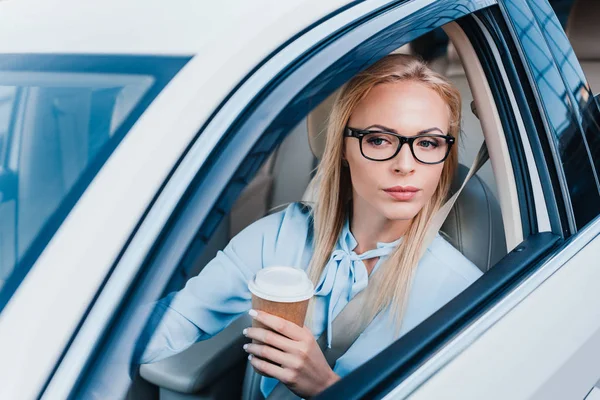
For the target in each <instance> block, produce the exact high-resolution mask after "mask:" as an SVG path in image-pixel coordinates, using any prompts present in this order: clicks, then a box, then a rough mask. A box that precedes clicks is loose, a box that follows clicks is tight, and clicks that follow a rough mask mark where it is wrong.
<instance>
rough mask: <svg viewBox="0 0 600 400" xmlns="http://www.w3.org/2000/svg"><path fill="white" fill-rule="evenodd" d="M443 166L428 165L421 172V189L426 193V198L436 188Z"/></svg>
mask: <svg viewBox="0 0 600 400" xmlns="http://www.w3.org/2000/svg"><path fill="white" fill-rule="evenodd" d="M443 170H444V164H436V165H430V166H428V167H427V168H425V170H424V171H423V175H422V177H423V182H424V185H423V189H425V191H426V192H427V195H428V197H430V196H432V195H433V193H434V192H435V189H436V188H437V187H438V184H439V182H440V177H441V176H442V171H443Z"/></svg>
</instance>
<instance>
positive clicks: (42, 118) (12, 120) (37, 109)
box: [0, 55, 157, 290]
mask: <svg viewBox="0 0 600 400" xmlns="http://www.w3.org/2000/svg"><path fill="white" fill-rule="evenodd" d="M11 61H12V62H11ZM122 61H123V57H114V58H112V59H111V58H110V57H108V58H107V57H104V56H101V57H94V56H55V55H53V56H50V55H48V56H38V55H31V56H28V55H27V56H19V57H18V58H17V59H15V57H12V58H11V56H0V221H2V224H0V290H1V289H2V288H3V286H4V285H5V282H6V281H7V280H8V279H10V278H11V276H13V275H12V274H13V272H15V271H16V267H17V265H19V263H21V262H22V261H23V259H24V258H26V257H25V256H26V254H27V253H28V251H30V249H31V248H32V245H33V244H34V243H35V244H36V246H35V247H37V248H38V249H39V248H42V249H43V247H44V246H45V245H46V243H48V242H49V240H50V238H51V236H52V234H53V233H54V232H55V231H56V229H57V228H58V226H59V225H60V223H61V222H62V220H63V219H64V218H65V217H66V215H67V214H68V212H69V210H70V208H71V207H72V206H73V205H74V203H75V201H76V197H78V196H79V195H80V194H81V193H82V192H83V191H84V190H85V187H86V186H87V185H89V184H90V182H91V181H92V178H93V177H94V175H95V173H96V172H97V170H98V169H99V165H100V164H101V163H102V162H103V160H105V159H106V158H107V157H108V155H109V154H110V153H111V152H112V150H114V148H115V147H116V145H117V144H118V142H119V140H120V139H121V138H122V136H123V135H124V132H126V131H127V130H128V127H131V125H132V124H133V122H134V121H135V119H137V117H139V115H140V114H141V112H142V111H143V109H144V108H145V107H147V105H148V104H149V101H150V100H151V97H153V96H155V95H156V93H154V92H155V90H153V89H154V87H155V86H156V83H157V78H156V76H154V75H153V74H150V73H146V72H144V71H143V69H142V70H141V71H130V67H129V66H127V64H124V65H125V66H124V67H120V65H123V64H120V62H122ZM141 65H143V64H141ZM46 66H47V68H46ZM40 251H41V250H40ZM38 253H39V252H38ZM32 258H33V259H35V257H29V260H28V261H29V263H31V262H32ZM21 269H24V267H23V268H21ZM21 269H19V270H21ZM21 278H22V275H20V277H19V278H17V275H14V276H13V278H12V279H14V281H13V282H12V285H11V286H12V290H14V288H15V286H18V284H19V281H20V279H21Z"/></svg>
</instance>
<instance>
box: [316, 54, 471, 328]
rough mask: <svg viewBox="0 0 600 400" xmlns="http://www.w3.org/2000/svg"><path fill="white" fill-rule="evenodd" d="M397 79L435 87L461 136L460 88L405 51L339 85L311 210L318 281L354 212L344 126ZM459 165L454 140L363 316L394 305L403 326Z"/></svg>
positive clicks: (453, 130)
mask: <svg viewBox="0 0 600 400" xmlns="http://www.w3.org/2000/svg"><path fill="white" fill-rule="evenodd" d="M399 81H414V82H418V83H421V84H423V85H425V86H426V87H428V88H430V89H433V90H434V91H435V92H436V93H437V94H438V95H439V96H440V97H441V98H442V99H443V100H444V101H445V102H446V104H447V105H448V109H449V113H450V127H449V131H448V134H449V135H452V136H454V138H455V140H458V135H459V132H460V119H461V98H460V92H459V91H458V90H457V89H456V88H455V87H454V86H453V85H452V84H451V83H449V82H448V81H447V80H446V79H445V78H444V77H443V76H441V75H439V74H437V73H436V72H434V71H432V70H431V69H430V68H429V67H427V65H426V64H425V63H424V62H423V61H421V60H420V59H418V58H415V57H413V56H408V55H403V54H392V55H388V56H386V57H384V58H383V59H381V60H379V61H378V62H377V63H375V64H373V65H372V66H371V67H369V68H367V69H366V70H364V71H362V72H360V73H359V74H357V75H356V76H354V77H353V78H352V79H351V80H350V81H349V82H347V83H346V84H345V85H344V86H343V87H342V88H341V90H340V91H339V94H338V96H337V98H336V100H335V102H334V105H333V108H332V110H331V114H330V117H329V121H328V127H327V132H326V134H327V137H326V144H325V151H324V154H323V158H322V160H321V162H320V164H319V167H318V169H317V176H316V179H317V180H318V182H319V183H320V186H319V189H318V193H317V201H316V202H315V204H314V206H313V207H312V211H311V213H312V218H313V223H314V253H313V256H312V258H311V261H310V265H309V269H308V274H309V276H310V278H311V280H312V281H313V282H314V283H315V284H316V283H317V282H318V280H319V278H320V277H321V274H322V273H323V270H324V268H325V265H326V264H327V262H328V261H329V258H330V257H331V253H332V252H333V250H334V248H335V245H336V242H337V241H338V238H339V236H340V234H341V232H342V229H343V226H344V222H345V219H346V218H347V216H348V215H349V213H350V212H351V210H350V209H349V208H350V204H351V203H350V202H349V200H350V199H351V196H352V184H351V180H350V171H349V169H348V168H347V167H345V166H344V165H343V164H342V155H343V149H344V138H343V131H344V128H345V127H346V125H347V123H348V120H349V119H350V116H351V115H352V112H353V111H354V109H355V108H356V106H357V104H358V103H359V102H360V101H361V100H362V99H363V98H365V97H366V96H367V94H368V93H369V91H370V90H371V89H372V88H373V87H375V86H376V85H379V84H382V83H392V82H399ZM457 163H458V147H457V145H456V144H455V145H454V146H453V147H452V149H451V151H450V154H449V156H448V158H447V159H446V161H445V163H444V166H443V170H442V173H441V177H440V180H439V183H438V186H437V189H436V190H435V192H434V194H433V195H432V197H431V199H430V200H429V201H428V202H427V203H426V204H425V206H424V207H423V208H422V209H421V211H419V213H418V214H417V215H416V216H415V217H414V218H413V220H412V222H411V224H410V227H409V228H408V230H407V232H406V233H405V235H404V237H403V239H402V240H401V241H400V243H399V245H398V246H397V247H396V248H395V249H394V250H393V252H392V253H391V254H390V256H389V258H388V259H387V260H386V262H385V263H384V264H383V265H381V267H380V269H382V270H381V271H380V272H381V273H383V274H384V276H382V279H380V280H379V281H380V282H381V287H379V288H377V290H373V291H371V294H372V296H371V297H370V298H369V299H367V303H366V304H367V310H365V312H364V313H361V314H362V317H364V318H373V317H374V316H375V315H377V314H378V313H379V312H380V311H382V310H383V309H385V308H386V307H388V306H390V305H391V306H392V314H391V315H392V316H393V317H394V322H395V324H396V327H397V329H398V330H399V329H400V325H401V321H402V316H403V314H404V310H405V306H406V301H407V298H408V293H409V289H410V285H411V282H412V278H413V275H414V272H415V270H416V267H417V265H418V262H419V258H420V254H421V247H422V244H423V240H424V237H425V233H426V231H427V226H428V225H429V223H430V220H431V218H432V216H433V215H434V214H435V212H436V211H437V210H438V209H439V208H440V207H441V206H442V205H443V203H444V201H445V200H446V197H447V194H448V191H449V188H450V184H451V182H452V178H453V176H454V172H455V170H456V167H457ZM311 309H312V307H311ZM309 320H310V319H309Z"/></svg>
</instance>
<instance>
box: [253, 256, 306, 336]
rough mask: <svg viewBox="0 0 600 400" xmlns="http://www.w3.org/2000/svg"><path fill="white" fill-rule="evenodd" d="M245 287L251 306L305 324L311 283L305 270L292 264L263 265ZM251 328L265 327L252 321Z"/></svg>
mask: <svg viewBox="0 0 600 400" xmlns="http://www.w3.org/2000/svg"><path fill="white" fill-rule="evenodd" d="M248 288H249V289H250V292H251V293H252V308H253V309H255V310H260V311H264V312H267V313H269V314H273V315H276V316H278V317H281V318H284V319H286V320H288V321H291V322H293V323H295V324H296V325H298V326H304V319H305V318H306V310H307V309H308V302H309V300H310V298H311V297H312V296H313V293H314V286H313V284H312V282H311V280H310V279H309V278H308V276H307V275H306V272H304V270H302V269H299V268H294V267H279V266H277V267H267V268H263V269H261V270H260V271H258V273H257V274H256V276H255V277H254V279H252V280H251V281H250V282H249V284H248ZM252 326H253V327H261V328H266V327H265V326H263V325H262V324H260V323H259V322H257V321H255V320H253V321H252Z"/></svg>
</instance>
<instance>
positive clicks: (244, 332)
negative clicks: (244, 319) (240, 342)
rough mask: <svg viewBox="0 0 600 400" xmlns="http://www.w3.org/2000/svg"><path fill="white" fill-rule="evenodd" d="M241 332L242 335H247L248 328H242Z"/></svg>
mask: <svg viewBox="0 0 600 400" xmlns="http://www.w3.org/2000/svg"><path fill="white" fill-rule="evenodd" d="M242 334H243V335H244V336H248V328H246V329H244V330H243V331H242Z"/></svg>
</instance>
